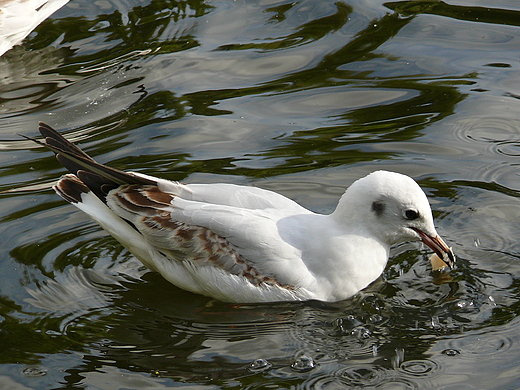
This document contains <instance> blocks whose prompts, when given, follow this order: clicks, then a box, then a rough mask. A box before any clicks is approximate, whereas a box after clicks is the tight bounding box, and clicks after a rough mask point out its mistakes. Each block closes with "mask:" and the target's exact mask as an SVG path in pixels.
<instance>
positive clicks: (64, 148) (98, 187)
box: [22, 122, 157, 203]
mask: <svg viewBox="0 0 520 390" xmlns="http://www.w3.org/2000/svg"><path fill="white" fill-rule="evenodd" d="M38 130H39V131H40V133H41V135H42V136H43V137H44V142H42V141H39V140H37V139H34V138H31V137H27V136H25V135H22V136H23V137H25V138H27V139H30V140H31V141H34V142H36V143H37V144H40V145H42V146H45V147H47V148H48V149H50V150H52V151H53V152H54V153H55V155H56V158H57V159H58V161H59V162H60V163H61V164H62V165H63V166H64V167H65V168H67V169H68V170H69V171H70V172H71V173H73V174H74V175H75V176H76V177H77V178H78V179H79V180H78V181H71V180H67V181H62V180H63V179H62V180H60V181H59V182H58V184H57V185H56V186H55V187H54V189H55V190H56V192H57V193H58V194H59V195H60V196H61V197H62V198H64V199H65V200H66V201H68V202H73V203H76V202H74V201H75V200H76V201H78V194H80V193H85V192H86V189H87V188H88V189H89V190H90V191H92V192H93V193H94V194H95V195H96V196H97V197H98V198H99V199H101V200H102V201H103V202H105V199H106V195H107V194H108V192H109V191H110V190H113V189H115V188H117V187H119V186H120V185H123V184H139V185H157V182H156V181H154V180H151V179H148V178H144V177H140V176H136V175H133V174H131V173H126V172H123V171H120V170H118V169H114V168H111V167H108V166H106V165H103V164H99V163H97V162H96V161H94V159H92V158H91V157H90V156H89V155H88V154H86V153H85V152H83V151H82V150H81V149H80V148H78V147H77V146H76V145H74V144H73V143H72V142H70V141H67V140H66V139H65V138H64V137H63V136H62V135H61V134H60V133H58V132H57V131H56V130H54V129H53V128H52V127H50V126H49V125H47V124H45V123H43V122H40V123H39V127H38ZM80 184H81V185H80ZM80 198H81V197H80Z"/></svg>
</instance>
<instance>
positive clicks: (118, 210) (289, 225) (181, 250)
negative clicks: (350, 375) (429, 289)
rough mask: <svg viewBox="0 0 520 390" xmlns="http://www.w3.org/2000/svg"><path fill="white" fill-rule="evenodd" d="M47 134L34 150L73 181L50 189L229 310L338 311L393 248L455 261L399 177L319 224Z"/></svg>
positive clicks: (369, 179) (370, 184)
mask: <svg viewBox="0 0 520 390" xmlns="http://www.w3.org/2000/svg"><path fill="white" fill-rule="evenodd" d="M39 130H40V132H41V134H42V135H43V136H44V137H45V142H44V143H43V142H40V141H37V140H35V139H32V138H30V139H32V140H33V141H35V142H38V143H40V144H42V145H45V146H46V147H48V148H49V149H51V150H52V151H54V152H55V153H56V157H57V158H58V160H59V161H60V162H61V163H62V164H63V165H64V166H65V167H66V168H67V169H68V170H69V171H70V172H72V174H67V175H65V176H63V177H62V178H61V179H60V180H59V181H58V182H57V184H56V185H55V186H54V189H55V191H56V192H57V193H58V195H60V196H61V197H62V198H63V199H65V200H66V201H68V202H69V203H71V204H73V205H74V206H76V207H78V208H79V209H81V210H82V211H84V212H85V213H87V214H88V215H89V216H90V217H91V218H92V219H94V220H95V221H96V222H97V223H98V224H99V225H101V226H102V227H103V229H105V230H106V231H107V232H108V233H109V234H111V235H112V236H113V237H115V238H116V239H117V240H118V241H119V242H120V243H121V244H122V245H124V246H125V247H126V248H127V249H128V250H129V251H130V252H131V253H132V254H133V255H134V256H136V257H137V258H138V259H139V260H140V261H141V262H142V263H143V264H144V265H145V266H146V267H148V268H150V269H152V270H155V271H157V272H159V273H160V274H161V275H162V276H163V277H164V278H166V279H167V280H169V281H170V282H171V283H173V284H174V285H176V286H178V287H180V288H183V289H185V290H189V291H192V292H195V293H199V294H203V295H207V296H210V297H213V298H216V299H219V300H223V301H230V302H270V301H290V300H308V299H317V300H323V301H338V300H342V299H346V298H348V297H351V296H352V295H354V294H356V293H357V292H359V291H360V290H362V289H363V288H365V287H367V286H368V285H369V284H370V283H372V282H373V281H374V280H375V279H377V278H378V277H379V276H380V275H381V273H382V272H383V270H384V268H385V266H386V264H387V262H388V256H389V251H390V247H391V246H392V245H394V244H398V243H401V242H405V241H420V240H421V241H423V242H424V243H425V244H426V245H428V246H429V247H430V248H432V249H433V250H434V252H435V253H436V254H437V255H438V256H439V257H440V258H442V259H443V260H444V261H445V262H446V263H447V264H448V265H449V266H450V267H453V264H454V262H455V257H454V255H453V253H452V251H451V249H450V248H448V246H447V245H446V243H445V242H444V241H443V240H442V239H441V238H440V237H439V235H438V234H437V232H436V230H435V227H434V225H433V217H432V213H431V209H430V205H429V203H428V199H427V197H426V195H425V194H424V192H423V191H422V190H421V188H420V187H419V185H418V184H417V183H416V182H415V181H414V180H413V179H411V178H410V177H408V176H405V175H402V174H399V173H394V172H386V171H377V172H373V173H371V174H369V175H368V176H366V177H364V178H361V179H359V180H357V181H356V182H354V183H353V184H352V185H351V186H350V187H349V188H348V189H347V190H346V192H345V194H344V195H343V196H342V197H341V199H340V200H339V202H338V206H337V207H336V209H335V211H334V212H333V213H332V214H330V215H322V214H316V213H313V212H311V211H309V210H307V209H305V208H304V207H302V206H300V205H299V204H297V203H295V202H294V201H292V200H290V199H288V198H286V197H284V196H282V195H280V194H277V193H275V192H272V191H267V190H263V189H260V188H255V187H247V186H239V185H233V184H182V183H179V182H172V181H168V180H164V179H160V178H157V177H153V176H148V175H143V174H139V173H132V172H128V173H127V172H122V171H119V170H116V169H114V168H110V167H107V166H105V165H101V164H98V163H96V162H95V161H94V160H93V159H91V158H90V157H89V156H88V155H86V154H85V153H84V152H83V151H81V150H80V149H79V148H77V147H76V146H75V145H73V144H72V143H70V142H69V141H67V140H66V139H65V138H64V137H63V136H61V135H60V134H59V133H58V132H56V131H55V130H53V129H52V128H51V127H50V126H48V125H46V124H44V123H40V127H39ZM27 138H29V137H27Z"/></svg>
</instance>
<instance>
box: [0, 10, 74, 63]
mask: <svg viewBox="0 0 520 390" xmlns="http://www.w3.org/2000/svg"><path fill="white" fill-rule="evenodd" d="M68 1H69V0H0V56H1V55H3V54H4V53H5V52H6V51H7V50H9V49H10V48H12V47H13V46H14V45H17V44H19V43H20V42H22V41H23V40H24V38H25V37H26V36H27V35H29V34H30V33H31V31H32V30H34V29H35V28H36V27H37V26H38V25H39V24H40V23H41V22H43V21H44V20H45V19H47V18H48V17H49V16H51V15H52V14H53V13H54V12H56V11H57V10H58V9H60V8H61V7H63V6H64V5H65V4H67V3H68Z"/></svg>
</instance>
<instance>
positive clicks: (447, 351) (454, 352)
mask: <svg viewBox="0 0 520 390" xmlns="http://www.w3.org/2000/svg"><path fill="white" fill-rule="evenodd" d="M442 353H443V354H444V355H446V356H457V355H458V354H460V352H459V351H457V350H456V349H453V348H448V349H445V350H444V351H442Z"/></svg>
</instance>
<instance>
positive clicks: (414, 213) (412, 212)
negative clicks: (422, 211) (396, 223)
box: [404, 209, 419, 221]
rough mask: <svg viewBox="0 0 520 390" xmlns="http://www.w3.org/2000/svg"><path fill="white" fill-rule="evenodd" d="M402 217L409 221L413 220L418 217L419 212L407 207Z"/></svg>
mask: <svg viewBox="0 0 520 390" xmlns="http://www.w3.org/2000/svg"><path fill="white" fill-rule="evenodd" d="M404 217H405V218H406V219H407V220H409V221H413V220H414V219H417V218H419V212H418V211H417V210H412V209H409V210H406V211H405V212H404Z"/></svg>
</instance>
